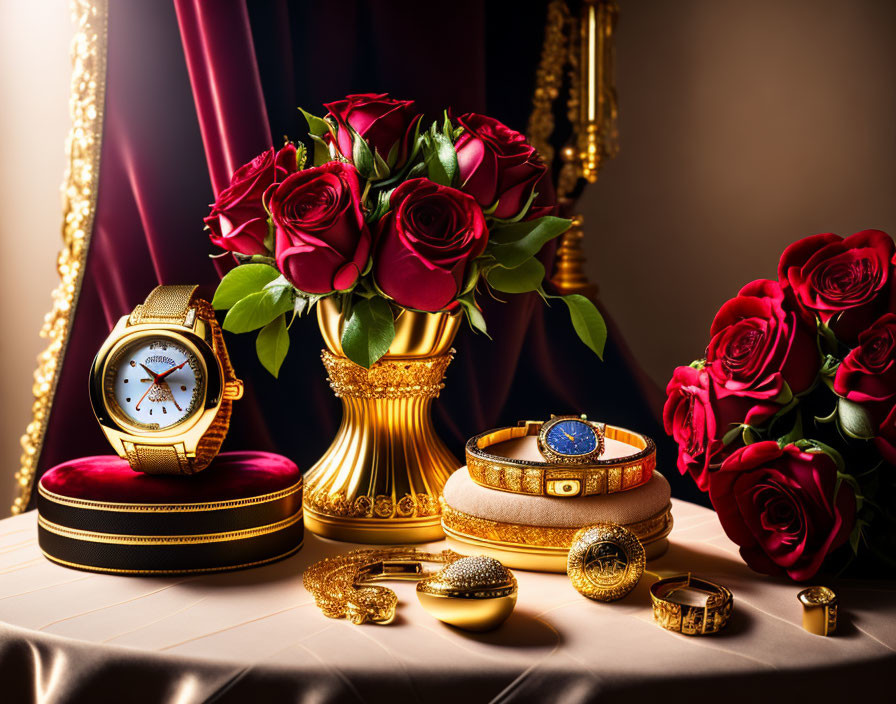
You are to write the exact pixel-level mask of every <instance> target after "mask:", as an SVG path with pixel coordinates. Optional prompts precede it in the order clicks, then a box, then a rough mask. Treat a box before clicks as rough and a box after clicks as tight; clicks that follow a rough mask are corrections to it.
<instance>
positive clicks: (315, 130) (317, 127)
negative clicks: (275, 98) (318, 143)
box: [299, 108, 330, 137]
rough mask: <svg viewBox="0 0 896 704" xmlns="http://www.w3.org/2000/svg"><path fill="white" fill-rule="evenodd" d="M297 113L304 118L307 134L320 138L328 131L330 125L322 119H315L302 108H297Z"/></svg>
mask: <svg viewBox="0 0 896 704" xmlns="http://www.w3.org/2000/svg"><path fill="white" fill-rule="evenodd" d="M299 112H300V113H302V115H304V116H305V121H306V122H307V123H308V134H310V135H313V136H315V137H322V136H323V135H325V134H327V132H329V131H330V124H329V123H328V122H327V121H326V120H324V119H323V118H322V117H316V116H315V115H312V114H311V113H310V112H307V111H305V110H303V109H302V108H299Z"/></svg>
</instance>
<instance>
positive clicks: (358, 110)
mask: <svg viewBox="0 0 896 704" xmlns="http://www.w3.org/2000/svg"><path fill="white" fill-rule="evenodd" d="M324 107H325V108H326V109H327V110H328V111H329V114H330V116H331V117H332V118H333V119H334V120H335V121H336V124H337V127H338V129H337V130H336V140H335V146H336V148H337V149H338V151H339V153H340V154H342V156H344V157H345V158H346V159H348V160H349V161H351V160H352V154H353V150H352V135H351V132H350V131H349V129H348V128H349V127H351V128H352V129H353V130H354V131H355V132H357V133H358V134H359V135H360V136H361V137H362V138H363V139H364V140H365V141H366V142H367V143H368V144H369V145H370V151H371V152H373V151H376V152H378V153H379V155H380V156H381V157H382V159H383V161H385V162H386V164H387V165H388V166H389V168H390V169H394V168H400V167H401V166H403V165H404V163H405V161H406V160H407V158H408V154H409V152H410V148H411V140H412V139H413V137H414V132H415V129H416V127H417V123H418V122H419V121H420V118H421V117H422V115H420V114H419V113H418V112H417V108H416V105H415V103H414V101H413V100H395V99H394V98H390V97H389V95H388V94H387V93H379V94H375V93H361V94H357V95H347V96H346V97H345V99H344V100H337V101H336V102H335V103H326V104H325V105H324ZM331 139H332V138H331Z"/></svg>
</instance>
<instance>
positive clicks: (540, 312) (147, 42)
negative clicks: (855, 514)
mask: <svg viewBox="0 0 896 704" xmlns="http://www.w3.org/2000/svg"><path fill="white" fill-rule="evenodd" d="M545 6H546V3H544V2H538V3H527V4H525V5H520V4H519V3H515V2H514V3H509V2H504V1H503V0H500V1H497V2H495V1H494V0H493V1H492V2H484V1H483V0H455V2H453V3H452V10H451V12H446V11H445V10H444V7H443V5H442V4H440V3H432V4H429V3H426V4H424V3H418V2H415V1H414V0H389V1H381V2H362V1H361V0H346V1H344V2H338V3H321V2H316V3H314V2H305V1H298V2H286V0H254V1H253V2H251V3H248V4H247V2H246V0H217V1H216V2H214V3H210V2H203V1H202V0H174V2H173V4H169V3H164V2H153V3H148V2H144V1H142V0H116V2H114V3H110V8H109V43H108V62H107V65H108V75H107V92H106V107H105V116H106V117H105V125H104V133H103V147H102V160H101V168H100V184H99V199H98V203H97V212H96V222H95V227H94V232H93V235H92V240H91V243H90V249H89V254H88V259H87V267H86V271H85V279H84V286H83V290H82V292H81V295H80V298H79V301H78V306H77V310H76V313H75V320H74V325H73V329H72V333H71V337H70V341H69V345H68V349H67V351H66V355H65V359H64V363H63V365H62V368H61V371H60V379H59V385H58V388H57V393H56V398H55V402H54V405H53V409H52V412H51V415H50V419H49V425H48V429H47V435H46V441H45V443H44V447H43V451H42V454H41V457H40V462H39V466H38V473H37V475H38V477H39V476H40V474H41V473H43V472H44V471H46V469H48V468H49V467H51V466H53V465H54V464H57V463H59V462H62V461H65V460H68V459H71V458H73V457H78V456H82V455H87V454H98V453H105V452H108V451H109V448H108V445H107V444H106V443H105V440H104V438H103V436H102V433H101V432H100V430H99V428H98V426H97V424H96V423H95V421H94V419H93V414H92V411H91V409H90V406H89V400H88V397H87V374H88V370H89V367H90V363H91V361H92V359H93V355H94V354H95V352H96V350H97V349H98V347H99V345H100V344H101V342H102V341H103V339H104V338H105V337H106V335H107V334H108V332H109V330H110V328H111V327H112V325H114V323H115V321H116V320H117V319H118V317H120V316H122V315H125V314H127V313H128V312H129V311H130V310H131V309H132V308H133V307H134V305H136V304H137V303H139V302H141V301H142V300H143V298H144V297H145V296H146V294H147V293H148V292H149V290H150V289H152V288H153V287H154V286H155V285H157V284H159V283H165V284H173V283H186V282H196V283H199V284H200V285H202V286H203V287H204V289H205V293H207V294H208V295H211V293H212V291H213V288H214V285H215V283H216V282H217V280H218V278H219V274H220V272H219V269H220V267H221V266H222V260H213V259H211V258H210V257H209V255H210V254H212V253H213V248H212V247H211V245H210V244H209V242H208V239H207V237H206V236H205V234H204V233H203V231H202V218H203V216H204V215H205V214H206V213H207V208H208V204H209V203H210V202H211V201H212V200H213V193H214V192H215V191H217V190H220V189H221V188H222V187H223V186H225V185H226V184H227V183H228V182H229V178H230V174H231V172H232V171H233V170H234V169H236V168H237V167H238V166H239V165H240V164H242V163H243V162H245V161H248V160H249V159H251V158H252V157H253V156H255V155H256V154H258V153H259V152H261V151H263V150H264V149H266V148H267V147H269V146H271V144H272V142H273V143H277V144H279V143H281V142H282V137H283V135H288V136H289V137H291V138H293V139H295V138H298V137H300V136H301V134H302V127H303V126H304V125H303V122H302V120H301V119H300V118H299V115H298V111H297V110H296V106H297V105H302V106H303V107H307V108H309V109H311V110H320V107H319V106H320V103H322V102H323V101H325V100H330V99H333V98H334V97H338V96H341V95H344V94H346V93H349V92H364V91H389V92H391V93H393V94H395V95H398V96H401V97H413V98H415V99H417V100H418V102H419V104H420V106H421V107H422V108H423V109H425V110H426V111H427V113H428V114H429V115H435V114H436V113H437V111H438V110H439V109H440V108H441V107H442V106H446V105H451V106H453V107H454V108H455V109H457V110H458V111H467V110H473V111H480V112H488V113H490V114H493V115H495V116H496V117H498V118H500V119H502V120H504V121H505V122H508V124H511V125H512V126H513V127H515V128H517V129H524V128H525V119H526V115H527V113H528V109H529V100H530V96H531V94H532V91H531V85H532V81H533V77H534V68H535V65H536V63H537V59H538V54H539V52H540V46H541V32H542V31H543V18H544V14H545ZM225 266H226V264H225ZM605 313H606V311H605ZM485 314H486V318H487V320H488V324H489V330H490V332H491V335H492V338H493V341H491V340H488V339H487V338H485V337H484V336H481V335H474V334H473V333H472V332H471V331H468V330H465V331H463V332H462V333H461V334H460V335H459V337H458V341H457V344H456V347H457V350H458V354H457V357H456V360H455V361H454V363H453V364H452V366H451V367H450V368H449V371H448V375H447V379H446V384H447V386H446V389H445V391H444V392H443V394H442V397H441V398H440V400H439V402H437V412H436V415H437V424H438V425H439V426H440V428H441V432H442V433H443V436H444V437H445V439H446V441H448V442H449V445H451V446H452V448H453V450H454V451H455V453H456V454H458V455H461V454H462V448H463V442H464V440H465V438H467V437H469V436H470V435H472V434H474V433H476V432H480V431H481V430H483V429H485V428H488V427H494V426H496V425H499V424H503V423H514V422H515V421H516V420H518V419H521V418H541V417H546V416H547V415H548V414H550V413H551V412H555V413H562V412H587V413H588V414H589V415H591V416H592V417H598V418H602V419H606V420H608V421H609V422H612V423H615V424H619V425H624V426H627V427H632V428H635V429H638V430H641V431H642V432H646V433H648V434H651V435H652V436H654V438H655V439H656V440H657V441H658V445H659V449H660V464H661V466H662V467H664V468H665V469H666V472H665V473H666V476H667V477H669V478H670V480H671V481H672V482H673V491H675V492H676V493H677V494H678V495H679V496H687V497H688V498H695V493H694V492H693V490H691V488H690V484H689V483H686V482H681V483H678V482H676V477H677V472H676V471H675V470H674V456H675V455H674V448H672V447H671V446H670V444H669V442H668V440H666V439H665V438H664V437H663V436H662V435H661V432H662V431H661V428H660V426H659V424H658V422H657V418H656V414H655V411H656V408H655V407H654V408H651V403H652V402H654V403H655V400H656V399H655V398H653V399H651V398H649V388H650V386H649V384H646V383H645V382H644V378H643V375H641V374H640V372H639V371H638V367H637V365H636V364H635V363H634V362H633V361H632V359H631V358H630V355H629V354H628V353H627V351H626V350H625V348H624V346H623V345H621V344H620V342H621V338H620V337H619V335H618V333H616V332H615V330H614V331H613V332H612V333H611V338H610V342H609V344H608V347H607V351H606V355H605V361H604V362H603V363H600V362H599V361H598V360H597V359H596V358H595V357H594V356H593V354H592V353H591V352H590V351H588V350H587V349H586V348H585V347H584V346H583V345H582V344H581V343H580V342H579V341H578V340H577V339H576V338H575V335H574V333H573V332H572V329H571V326H570V324H569V320H568V315H567V312H566V308H565V306H563V304H561V303H555V304H554V305H553V306H552V307H551V308H550V309H546V308H544V306H543V305H542V303H541V302H540V300H539V299H538V298H537V297H536V296H535V295H526V296H515V297H513V300H511V301H509V302H508V303H506V304H501V303H495V302H488V303H486V311H485ZM228 346H229V348H230V350H231V352H232V356H233V358H234V365H235V367H236V369H237V371H238V373H239V375H240V376H241V377H242V378H243V379H244V380H246V382H247V384H246V396H245V398H244V399H243V400H242V401H240V402H239V403H237V404H235V408H234V417H233V421H232V425H231V432H230V434H229V436H228V439H227V441H226V443H225V449H236V448H253V449H273V450H276V451H279V452H282V453H284V454H286V455H287V456H290V457H292V458H293V459H295V460H296V461H297V462H298V463H299V465H300V466H301V467H303V468H307V467H308V466H310V464H312V463H313V461H314V460H315V459H316V457H318V456H319V455H320V454H321V453H322V452H323V450H324V449H325V448H326V445H327V444H328V438H330V437H332V436H333V434H334V433H335V430H336V426H337V424H338V420H339V404H338V402H337V401H336V399H335V398H334V397H333V396H332V393H331V392H330V390H329V387H328V385H327V383H326V377H325V373H324V370H323V367H322V365H321V363H320V359H319V354H320V346H321V343H320V339H319V335H318V333H317V329H316V325H315V324H314V321H313V320H304V321H302V322H301V323H300V324H299V325H296V326H294V327H293V337H292V346H291V350H290V353H289V357H288V358H287V361H286V364H285V365H284V369H283V371H282V372H281V377H280V379H279V380H276V381H275V380H274V379H273V378H271V377H270V376H269V375H268V374H267V372H265V371H264V370H263V369H262V368H261V365H260V364H259V363H258V362H257V360H256V359H255V350H254V337H253V336H251V335H248V336H239V335H228ZM645 389H648V391H645ZM32 496H34V494H32Z"/></svg>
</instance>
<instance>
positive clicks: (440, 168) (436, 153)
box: [425, 131, 457, 186]
mask: <svg viewBox="0 0 896 704" xmlns="http://www.w3.org/2000/svg"><path fill="white" fill-rule="evenodd" d="M429 146H430V152H429V153H428V154H427V155H426V159H425V162H426V175H427V176H428V177H429V180H430V181H435V182H436V183H438V184H439V185H440V186H450V185H451V184H452V183H453V182H454V177H455V176H456V175H457V152H456V151H455V149H454V144H452V142H451V139H450V138H449V137H446V136H445V135H444V134H442V133H441V132H438V131H435V132H434V133H432V134H431V135H430V145H429Z"/></svg>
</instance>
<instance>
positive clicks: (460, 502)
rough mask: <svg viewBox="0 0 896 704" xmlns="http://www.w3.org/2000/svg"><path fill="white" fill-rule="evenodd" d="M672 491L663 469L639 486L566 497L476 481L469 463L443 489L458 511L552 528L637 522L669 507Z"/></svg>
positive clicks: (445, 495) (486, 517)
mask: <svg viewBox="0 0 896 704" xmlns="http://www.w3.org/2000/svg"><path fill="white" fill-rule="evenodd" d="M671 495H672V493H671V490H670V489H669V482H668V481H666V478H665V477H664V476H663V475H662V474H660V473H659V472H654V473H653V476H652V477H651V478H650V481H648V482H647V483H646V484H645V485H644V486H642V487H638V488H637V489H631V490H629V491H620V492H617V493H615V494H605V495H601V496H581V497H575V498H570V499H564V498H558V497H556V496H524V495H521V494H512V493H510V492H506V491H499V490H497V489H489V488H487V487H484V486H480V485H479V484H477V483H476V482H474V481H473V480H472V479H471V478H470V474H469V473H468V472H467V468H466V467H461V468H460V469H458V470H457V471H456V472H455V473H454V474H452V475H451V476H450V477H449V478H448V482H447V483H446V484H445V488H444V490H443V496H444V498H445V503H446V504H448V506H450V507H451V508H453V509H455V510H456V511H462V512H464V513H467V514H470V515H472V516H477V517H479V518H485V519H487V520H490V521H499V522H501V523H515V524H522V525H530V526H543V527H550V528H581V527H582V526H587V525H591V524H592V523H604V522H606V523H619V524H621V525H626V524H629V523H637V522H638V521H643V520H645V519H647V518H650V517H651V516H655V515H656V514H657V513H659V512H660V511H663V510H664V509H666V508H667V507H668V505H669V500H670V498H671Z"/></svg>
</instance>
